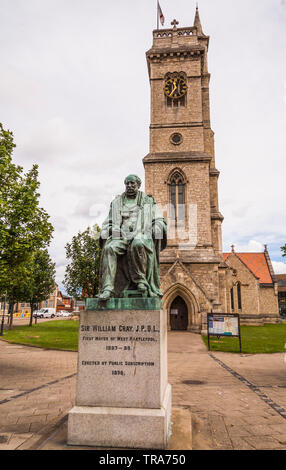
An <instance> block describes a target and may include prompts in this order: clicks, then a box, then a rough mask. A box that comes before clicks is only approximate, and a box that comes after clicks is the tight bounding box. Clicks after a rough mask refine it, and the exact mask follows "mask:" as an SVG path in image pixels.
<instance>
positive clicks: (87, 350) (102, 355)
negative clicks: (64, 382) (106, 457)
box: [68, 299, 171, 449]
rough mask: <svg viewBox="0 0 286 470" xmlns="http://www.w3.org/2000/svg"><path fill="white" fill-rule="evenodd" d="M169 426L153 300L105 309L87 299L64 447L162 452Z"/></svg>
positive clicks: (163, 335) (162, 327)
mask: <svg viewBox="0 0 286 470" xmlns="http://www.w3.org/2000/svg"><path fill="white" fill-rule="evenodd" d="M117 300H118V301H119V300H120V308H121V309H120V310H117V309H116V308H117V307H118V306H119V305H118V303H119V302H117ZM130 300H132V302H130ZM146 300H148V302H144V301H146ZM136 306H137V307H138V309H136ZM152 306H153V307H154V309H152ZM124 307H125V308H126V309H124ZM130 307H131V308H130ZM144 308H147V309H144ZM89 309H90V310H89ZM170 421H171V387H170V385H168V379H167V318H166V314H165V312H164V311H163V310H159V309H158V299H154V301H153V303H152V299H112V302H111V301H110V302H109V303H107V306H106V309H103V308H102V307H99V305H98V303H97V301H95V300H93V299H90V301H89V302H88V303H87V310H86V311H85V312H81V314H80V327H79V353H78V378H77V391H76V405H75V407H74V408H73V409H72V410H71V411H70V413H69V418H68V444H71V445H90V446H96V447H117V448H118V447H121V448H148V449H164V448H166V447H167V441H168V434H169V431H170Z"/></svg>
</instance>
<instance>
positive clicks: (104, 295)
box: [98, 290, 112, 300]
mask: <svg viewBox="0 0 286 470" xmlns="http://www.w3.org/2000/svg"><path fill="white" fill-rule="evenodd" d="M111 296H112V292H111V291H110V290H105V291H103V292H102V293H101V294H100V295H99V296H98V299H99V300H109V299H110V298H111Z"/></svg>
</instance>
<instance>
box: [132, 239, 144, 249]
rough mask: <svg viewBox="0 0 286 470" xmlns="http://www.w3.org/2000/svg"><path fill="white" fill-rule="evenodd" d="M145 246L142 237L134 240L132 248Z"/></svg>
mask: <svg viewBox="0 0 286 470" xmlns="http://www.w3.org/2000/svg"><path fill="white" fill-rule="evenodd" d="M143 247H144V243H143V241H142V240H140V238H135V239H134V240H133V242H132V248H134V249H136V250H140V249H142V248H143Z"/></svg>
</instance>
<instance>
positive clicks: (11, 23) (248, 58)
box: [0, 0, 286, 288]
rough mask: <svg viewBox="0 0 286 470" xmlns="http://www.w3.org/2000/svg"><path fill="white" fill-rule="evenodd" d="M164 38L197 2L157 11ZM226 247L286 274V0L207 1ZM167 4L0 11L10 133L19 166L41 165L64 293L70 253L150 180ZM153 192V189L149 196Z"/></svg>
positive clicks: (28, 6)
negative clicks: (158, 44) (153, 71)
mask: <svg viewBox="0 0 286 470" xmlns="http://www.w3.org/2000/svg"><path fill="white" fill-rule="evenodd" d="M160 5H161V8H162V10H163V13H164V16H165V27H171V26H170V22H171V21H172V20H173V19H174V18H176V19H177V20H178V21H179V27H183V26H190V25H193V21H194V15H195V7H196V2H195V1H192V0H160ZM199 11H200V17H201V22H202V26H203V31H204V33H205V34H207V35H210V47H209V56H208V63H209V71H210V73H211V84H210V99H211V125H212V129H213V130H214V132H215V149H216V168H217V169H218V170H219V171H220V178H219V205H220V211H221V213H222V214H223V215H224V218H225V219H224V222H223V249H224V251H230V246H231V245H232V244H234V245H235V249H236V251H238V252H239V251H258V252H259V251H263V249H264V244H267V245H268V250H269V253H270V257H271V260H272V263H273V267H274V270H275V272H276V273H286V259H285V258H282V256H281V250H280V247H281V246H282V245H284V244H285V243H286V204H285V186H286V182H285V175H286V155H285V129H286V27H285V26H286V1H285V0H251V1H249V0H200V1H199ZM155 28H156V0H109V1H108V2H102V1H99V0H0V57H1V60H0V122H2V124H3V126H4V128H8V129H10V130H11V131H13V133H14V137H15V143H16V145H17V148H16V149H15V152H14V162H15V163H17V164H20V165H22V166H23V167H24V169H25V170H28V169H29V168H31V166H32V165H33V164H34V163H37V164H38V165H39V179H40V182H41V187H40V192H41V206H42V207H44V208H45V209H46V211H47V212H48V213H49V214H50V216H51V222H52V223H53V225H54V227H55V232H54V238H53V241H52V243H51V246H50V249H49V251H50V254H51V256H52V258H53V260H54V261H55V262H56V269H57V278H56V280H57V282H58V284H59V285H60V287H61V288H62V281H63V278H64V272H65V266H66V264H67V260H66V258H65V245H66V243H67V242H70V241H71V239H72V237H73V236H74V235H76V234H77V233H78V232H79V231H83V230H85V229H86V228H87V227H88V226H92V225H94V224H95V223H98V224H99V225H100V224H101V223H102V221H103V219H104V218H105V216H106V214H107V211H108V206H109V203H110V201H111V200H112V199H113V197H114V196H115V195H117V194H120V193H121V192H122V191H123V189H124V186H123V181H124V178H125V176H126V175H127V174H130V173H135V174H138V175H139V176H140V177H141V178H142V180H143V182H144V169H143V164H142V158H143V157H144V156H145V155H146V154H148V152H149V124H150V86H149V79H148V71H147V65H146V57H145V53H146V51H147V50H148V49H150V47H151V46H152V30H153V29H155ZM143 186H144V184H143Z"/></svg>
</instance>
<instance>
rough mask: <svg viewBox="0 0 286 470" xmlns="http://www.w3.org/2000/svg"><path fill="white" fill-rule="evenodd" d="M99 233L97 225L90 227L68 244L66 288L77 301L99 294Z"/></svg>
mask: <svg viewBox="0 0 286 470" xmlns="http://www.w3.org/2000/svg"><path fill="white" fill-rule="evenodd" d="M99 232H100V229H99V227H98V226H97V225H95V226H94V227H92V228H90V227H88V228H87V229H86V230H85V231H84V232H79V233H78V235H76V236H74V237H73V239H72V242H71V243H67V244H66V257H67V259H69V260H70V263H69V264H68V265H67V267H66V272H65V279H64V286H65V287H66V290H67V293H68V294H69V295H71V296H72V297H75V298H76V299H82V298H84V297H95V295H96V294H97V291H98V282H99V263H100V256H101V249H100V247H99V241H98V238H99V237H98V234H99Z"/></svg>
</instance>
